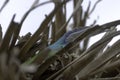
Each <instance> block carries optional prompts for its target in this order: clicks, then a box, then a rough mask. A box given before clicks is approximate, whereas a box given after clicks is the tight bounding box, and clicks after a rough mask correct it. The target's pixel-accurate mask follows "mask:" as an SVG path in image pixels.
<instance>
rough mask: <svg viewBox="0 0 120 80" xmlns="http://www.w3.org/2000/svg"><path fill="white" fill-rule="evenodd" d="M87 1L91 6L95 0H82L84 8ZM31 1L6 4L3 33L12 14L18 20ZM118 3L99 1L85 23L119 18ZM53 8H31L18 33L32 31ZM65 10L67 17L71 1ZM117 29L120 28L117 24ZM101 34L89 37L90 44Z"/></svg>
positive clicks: (119, 0) (1, 17) (1, 21)
mask: <svg viewBox="0 0 120 80" xmlns="http://www.w3.org/2000/svg"><path fill="white" fill-rule="evenodd" d="M4 1H5V0H1V1H0V7H1V6H2V4H3V3H4ZM46 1H48V0H39V3H42V2H46ZM89 1H91V6H93V4H95V2H96V1H97V0H84V1H83V3H82V6H83V8H84V9H85V10H86V8H87V6H88V4H89ZM33 2H34V0H10V2H9V3H8V4H7V6H6V7H5V8H4V10H3V11H2V12H1V14H0V24H1V25H2V29H3V34H4V33H5V31H6V29H7V27H8V25H9V23H10V21H11V18H12V16H13V14H16V17H15V21H16V22H20V20H21V19H22V17H23V15H24V14H25V12H26V11H27V10H28V9H29V8H30V7H31V5H32V3H33ZM119 3H120V0H102V1H101V2H100V3H98V5H97V6H96V8H95V10H94V12H93V13H92V15H91V16H90V17H89V19H88V21H87V25H90V24H92V23H93V21H94V20H96V21H97V23H96V24H100V25H101V24H104V23H107V22H110V21H114V20H119V19H120V10H119V7H120V5H119ZM53 8H54V4H52V3H49V4H46V5H43V6H41V7H39V8H37V9H35V10H33V11H32V12H31V13H30V14H29V16H28V17H27V19H26V20H25V22H24V24H23V25H22V29H21V32H20V35H25V34H26V33H27V32H31V33H34V32H35V31H36V30H37V28H38V27H39V25H40V24H41V22H42V21H43V19H44V18H45V15H47V14H49V13H50V12H51V11H52V10H53ZM67 11H68V13H67V18H69V16H70V15H71V13H72V11H73V3H72V2H69V3H68V4H67ZM71 22H72V20H71ZM118 29H120V28H119V26H118ZM102 35H103V34H100V35H98V36H95V38H91V40H90V41H91V44H92V43H94V42H95V41H97V40H96V39H100V38H101V37H100V36H102ZM118 39H120V37H116V38H115V39H114V40H113V41H112V43H113V42H115V41H116V40H118ZM112 43H110V44H112Z"/></svg>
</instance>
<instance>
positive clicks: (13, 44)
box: [0, 0, 120, 80]
mask: <svg viewBox="0 0 120 80" xmlns="http://www.w3.org/2000/svg"><path fill="white" fill-rule="evenodd" d="M38 1H39V0H35V2H34V3H33V5H32V7H31V8H30V9H29V10H28V11H27V12H26V13H25V15H24V16H23V18H22V20H21V22H20V23H17V22H15V21H14V18H15V16H16V15H14V16H13V18H12V20H11V23H10V25H9V27H8V29H7V31H6V33H5V35H4V37H2V26H1V27H0V80H119V79H120V77H119V76H120V73H119V67H120V60H119V53H120V49H119V48H120V40H118V41H116V42H115V43H114V44H113V45H112V46H108V44H109V42H110V41H111V40H112V39H113V38H114V37H115V36H117V35H119V34H120V31H118V30H117V28H116V27H117V25H119V24H120V20H117V21H113V22H109V23H105V24H103V25H96V20H95V21H93V23H91V25H90V26H86V24H87V19H88V18H89V16H90V15H91V14H92V12H93V11H94V9H95V7H96V5H97V4H98V3H99V2H100V0H98V1H97V2H96V3H95V5H94V6H93V8H92V9H90V7H91V2H89V4H88V8H87V10H86V11H84V10H83V8H82V5H81V4H82V2H83V0H73V1H72V2H73V3H74V10H73V13H72V14H71V16H70V17H69V19H68V20H67V19H66V9H67V8H66V5H67V3H69V2H70V0H51V1H47V2H44V3H40V4H38ZM8 2H9V1H8V0H6V1H5V3H4V4H3V6H2V7H1V9H0V12H1V11H2V10H3V9H4V7H5V6H6V5H7V3H8ZM49 3H54V4H55V8H54V9H53V11H52V12H51V13H50V14H49V15H47V16H46V18H45V19H44V20H43V22H42V23H41V25H40V26H39V28H38V29H37V30H36V31H35V33H34V34H31V33H30V32H28V33H27V34H26V35H24V36H20V35H19V33H20V30H21V27H22V24H23V22H24V21H25V19H26V18H27V16H28V15H29V13H30V12H31V11H33V10H34V9H36V8H37V7H40V6H42V5H45V4H49ZM71 19H73V23H72V27H73V28H72V30H71V31H66V27H70V26H69V22H70V20H71ZM49 32H51V35H50V36H49ZM103 32H104V33H105V34H104V36H102V38H101V39H100V40H98V41H97V42H96V43H94V44H93V45H91V46H90V47H88V44H89V40H90V38H91V37H92V36H95V35H98V34H100V33H103ZM81 42H82V43H83V44H82V46H79V44H80V43H81Z"/></svg>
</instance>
